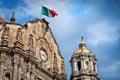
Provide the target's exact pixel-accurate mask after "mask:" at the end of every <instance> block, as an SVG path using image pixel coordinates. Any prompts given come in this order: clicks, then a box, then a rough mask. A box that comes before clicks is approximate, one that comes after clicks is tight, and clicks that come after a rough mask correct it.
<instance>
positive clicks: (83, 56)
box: [70, 37, 100, 80]
mask: <svg viewBox="0 0 120 80" xmlns="http://www.w3.org/2000/svg"><path fill="white" fill-rule="evenodd" d="M81 39H82V40H81V42H80V44H79V50H77V51H75V52H74V53H73V55H72V57H71V60H70V63H71V69H72V70H71V72H72V74H71V77H70V80H100V79H99V76H98V72H97V58H96V56H95V55H93V53H92V52H91V51H90V50H88V49H87V46H86V43H85V42H84V41H83V37H81Z"/></svg>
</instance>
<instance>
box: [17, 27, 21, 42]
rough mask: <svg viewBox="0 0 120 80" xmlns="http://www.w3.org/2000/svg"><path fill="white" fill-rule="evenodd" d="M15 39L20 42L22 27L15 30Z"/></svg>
mask: <svg viewBox="0 0 120 80" xmlns="http://www.w3.org/2000/svg"><path fill="white" fill-rule="evenodd" d="M16 40H17V41H18V42H22V29H21V28H18V30H17V35H16Z"/></svg>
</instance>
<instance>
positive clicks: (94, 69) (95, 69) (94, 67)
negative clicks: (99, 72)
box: [93, 63, 96, 71]
mask: <svg viewBox="0 0 120 80" xmlns="http://www.w3.org/2000/svg"><path fill="white" fill-rule="evenodd" d="M93 70H94V71H96V69H95V63H93Z"/></svg>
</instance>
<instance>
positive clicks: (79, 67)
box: [77, 61, 81, 71]
mask: <svg viewBox="0 0 120 80" xmlns="http://www.w3.org/2000/svg"><path fill="white" fill-rule="evenodd" d="M77 66H78V71H80V69H81V62H80V61H78V62H77Z"/></svg>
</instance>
